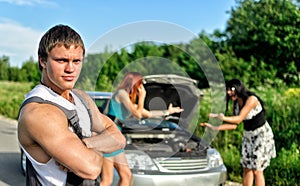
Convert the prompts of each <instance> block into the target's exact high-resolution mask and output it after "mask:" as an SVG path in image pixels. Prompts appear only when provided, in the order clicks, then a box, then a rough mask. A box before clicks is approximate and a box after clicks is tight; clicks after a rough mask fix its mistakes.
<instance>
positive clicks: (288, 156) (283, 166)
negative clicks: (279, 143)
mask: <svg viewBox="0 0 300 186" xmlns="http://www.w3.org/2000/svg"><path fill="white" fill-rule="evenodd" d="M299 177H300V154H299V145H297V144H295V143H293V144H292V146H291V148H290V149H289V150H286V149H285V148H282V149H281V150H280V152H279V153H278V156H277V158H276V159H274V160H272V161H271V166H270V167H268V168H267V169H266V170H265V179H266V183H269V185H278V186H281V185H284V186H286V185H291V186H297V185H300V184H299ZM266 185H268V184H266Z"/></svg>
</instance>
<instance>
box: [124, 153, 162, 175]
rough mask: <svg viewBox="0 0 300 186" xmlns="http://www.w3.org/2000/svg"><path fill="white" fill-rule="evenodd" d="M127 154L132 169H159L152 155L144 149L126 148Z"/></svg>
mask: <svg viewBox="0 0 300 186" xmlns="http://www.w3.org/2000/svg"><path fill="white" fill-rule="evenodd" d="M125 154H126V158H127V162H128V165H129V167H130V169H136V170H158V169H157V167H156V166H155V164H154V162H153V161H152V159H151V158H150V156H149V155H147V154H146V153H145V152H143V151H139V150H126V151H125Z"/></svg>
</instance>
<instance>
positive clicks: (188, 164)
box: [155, 158, 208, 173]
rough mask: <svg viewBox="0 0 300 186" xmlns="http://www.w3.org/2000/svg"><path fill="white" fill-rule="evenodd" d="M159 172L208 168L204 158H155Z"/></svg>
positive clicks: (194, 170)
mask: <svg viewBox="0 0 300 186" xmlns="http://www.w3.org/2000/svg"><path fill="white" fill-rule="evenodd" d="M155 162H156V164H157V166H158V167H159V169H160V171H161V172H176V173H178V172H182V173H185V172H197V171H204V170H207V169H208V167H207V166H208V165H207V160H206V159H205V158H204V159H182V158H168V159H163V158H157V159H155Z"/></svg>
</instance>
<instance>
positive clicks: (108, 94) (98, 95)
mask: <svg viewBox="0 0 300 186" xmlns="http://www.w3.org/2000/svg"><path fill="white" fill-rule="evenodd" d="M86 93H87V94H88V95H90V96H91V97H92V98H93V99H110V98H111V96H112V94H113V93H112V92H96V91H95V92H93V91H86Z"/></svg>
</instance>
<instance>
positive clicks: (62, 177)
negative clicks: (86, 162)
mask: <svg viewBox="0 0 300 186" xmlns="http://www.w3.org/2000/svg"><path fill="white" fill-rule="evenodd" d="M71 94H72V96H73V98H74V103H75V104H72V103H71V102H69V101H68V100H66V99H65V98H63V97H61V96H60V95H58V94H56V93H55V92H53V91H52V90H51V89H50V88H48V87H46V86H44V85H37V86H36V87H35V88H34V89H33V90H32V91H30V92H29V93H28V94H27V95H26V96H25V100H26V99H28V98H30V97H33V96H38V97H40V98H43V99H44V100H48V101H51V102H54V103H57V104H59V105H61V106H63V107H65V108H66V109H68V110H76V111H77V114H78V117H79V125H80V126H81V128H82V133H83V135H84V136H91V123H90V116H89V113H88V111H87V110H86V108H85V106H84V105H83V103H82V102H81V101H80V99H79V98H78V97H77V96H76V95H75V94H74V93H72V92H71ZM69 128H70V130H72V128H71V127H69ZM20 146H21V148H22V149H23V151H24V152H25V154H26V156H27V157H28V159H29V160H30V162H31V163H32V166H33V167H34V169H35V170H36V172H37V174H38V175H37V176H38V179H39V181H40V182H41V184H42V185H45V186H48V185H49V186H50V185H51V186H52V185H57V186H63V185H66V180H67V173H66V172H64V171H61V170H60V169H59V167H58V166H57V165H56V164H55V160H54V159H53V158H51V159H50V160H49V161H48V162H47V163H40V162H37V161H36V160H35V159H34V158H32V157H31V156H30V154H29V153H28V152H27V151H26V150H25V149H24V148H23V147H22V145H21V144H20Z"/></svg>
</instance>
